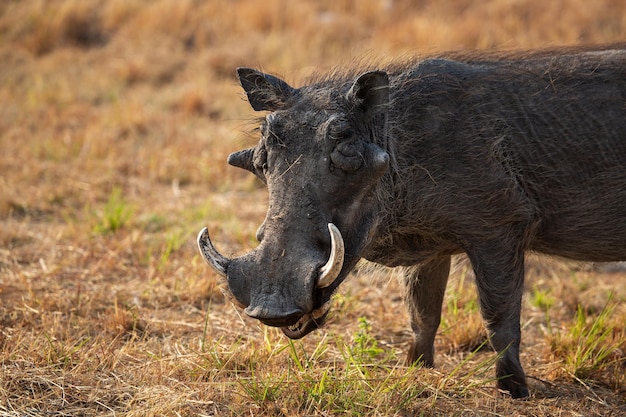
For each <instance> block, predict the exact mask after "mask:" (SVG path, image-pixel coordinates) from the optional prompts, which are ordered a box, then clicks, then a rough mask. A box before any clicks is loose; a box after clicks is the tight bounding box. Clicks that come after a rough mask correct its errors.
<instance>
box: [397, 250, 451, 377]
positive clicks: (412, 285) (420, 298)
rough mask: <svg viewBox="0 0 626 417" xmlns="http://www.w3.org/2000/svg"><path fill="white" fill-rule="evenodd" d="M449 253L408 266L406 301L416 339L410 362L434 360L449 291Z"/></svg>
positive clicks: (427, 363)
mask: <svg viewBox="0 0 626 417" xmlns="http://www.w3.org/2000/svg"><path fill="white" fill-rule="evenodd" d="M449 272H450V257H449V256H443V257H441V258H435V259H433V260H431V261H429V262H426V263H423V264H421V265H420V266H417V267H410V268H406V270H405V277H404V278H405V284H406V290H407V292H406V303H407V307H408V309H409V314H410V316H411V328H412V329H413V331H414V332H415V341H414V342H413V344H412V345H411V348H410V349H409V356H408V362H409V364H412V363H415V362H421V363H423V364H424V365H426V366H433V364H434V342H435V335H436V333H437V328H438V327H439V322H440V320H441V304H442V302H443V296H444V293H445V291H446V283H447V282H448V274H449Z"/></svg>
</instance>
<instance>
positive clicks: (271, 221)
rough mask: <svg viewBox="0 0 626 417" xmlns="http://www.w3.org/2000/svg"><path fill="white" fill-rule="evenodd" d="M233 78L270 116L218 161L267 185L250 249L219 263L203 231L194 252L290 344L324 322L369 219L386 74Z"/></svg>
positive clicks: (385, 160) (380, 151)
mask: <svg viewBox="0 0 626 417" xmlns="http://www.w3.org/2000/svg"><path fill="white" fill-rule="evenodd" d="M237 73H238V75H239V80H240V82H241V85H242V87H243V88H244V90H245V92H246V94H247V97H248V100H249V102H250V104H251V106H252V108H253V109H254V110H256V111H269V112H270V113H269V114H268V115H267V116H266V117H265V120H264V121H263V122H262V123H261V126H260V131H261V139H260V141H259V143H258V144H257V146H255V147H254V148H251V149H246V150H242V151H239V152H235V153H233V154H231V155H230V156H229V158H228V163H229V164H230V165H233V166H236V167H239V168H243V169H246V170H248V171H250V172H252V173H253V174H255V175H256V176H257V177H259V178H260V179H261V180H262V181H263V182H264V183H265V184H266V185H267V188H268V191H269V208H268V211H267V215H266V217H265V220H264V222H263V224H262V225H261V226H260V227H259V229H258V231H257V239H258V240H259V242H260V244H259V246H258V247H257V248H256V249H254V250H253V251H251V252H249V253H247V254H245V255H243V256H241V257H238V258H233V259H228V258H226V257H224V256H222V255H220V253H219V252H218V251H217V250H216V249H215V248H214V247H213V245H212V244H211V241H210V239H209V234H208V231H207V229H206V228H205V229H204V230H202V231H201V232H200V234H199V236H198V245H199V247H200V251H201V253H202V255H203V257H204V258H205V259H206V261H207V262H208V264H209V265H210V266H212V267H213V269H214V270H215V271H217V273H218V274H220V275H221V276H222V277H224V278H225V280H226V282H227V286H228V291H229V292H230V293H231V294H232V296H233V297H234V300H235V301H236V303H237V304H238V305H240V306H241V307H242V308H245V313H246V314H247V315H248V316H250V317H253V318H256V319H259V320H260V321H261V322H263V323H265V324H267V325H270V326H278V327H281V328H282V330H283V332H284V333H285V334H286V335H287V336H288V337H290V338H300V337H302V336H304V335H306V334H307V333H309V332H310V331H312V330H314V329H316V328H318V327H319V326H320V325H321V324H322V323H323V322H324V320H325V319H326V316H327V313H328V310H329V305H330V297H331V295H332V293H333V291H334V290H335V289H336V288H337V287H338V286H339V284H340V283H341V282H342V281H343V279H344V278H345V276H346V275H347V274H348V273H349V271H350V270H351V269H352V267H354V265H355V264H356V262H357V261H358V260H359V258H360V254H361V252H362V250H363V248H364V246H365V245H366V243H367V241H368V236H369V234H370V231H371V230H372V228H373V226H374V224H375V222H376V216H377V214H376V198H375V190H376V188H377V185H378V184H379V182H380V179H381V177H382V176H383V174H384V173H385V172H386V170H387V167H388V165H389V155H388V153H387V152H386V151H385V150H384V147H385V145H384V143H385V134H384V132H385V130H386V127H385V123H386V111H387V105H388V102H389V86H388V79H387V74H386V73H384V72H380V71H374V72H368V73H365V74H363V75H361V76H359V77H355V78H356V80H354V79H348V78H347V79H346V81H345V83H344V86H343V87H342V88H339V89H337V88H336V84H335V87H334V88H330V87H327V86H325V83H324V82H319V83H317V84H314V85H310V86H306V87H302V88H299V89H295V88H292V87H291V86H289V85H288V84H287V83H285V82H284V81H282V80H280V79H278V78H276V77H273V76H271V75H267V74H264V73H261V72H259V71H256V70H253V69H249V68H239V69H238V70H237Z"/></svg>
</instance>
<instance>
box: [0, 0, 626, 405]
mask: <svg viewBox="0 0 626 417" xmlns="http://www.w3.org/2000/svg"><path fill="white" fill-rule="evenodd" d="M624 40H626V3H625V2H623V1H622V0H596V1H593V2H591V1H589V0H572V1H566V0H558V1H557V0H555V1H545V0H517V1H507V0H489V1H483V2H473V1H469V0H448V1H434V0H433V1H429V0H423V1H408V0H407V1H401V0H397V1H392V0H386V1H357V0H352V1H350V0H328V1H316V2H314V1H297V2H296V1H289V0H264V1H261V2H257V1H243V0H241V1H226V0H223V1H219V0H213V1H206V2H204V1H191V0H188V1H185V0H183V1H175V0H162V1H148V0H110V1H103V2H101V1H96V0H75V1H57V0H53V1H43V0H41V1H10V0H4V1H2V2H1V3H0V135H1V136H0V285H1V286H0V415H1V416H16V417H17V416H96V415H98V416H101V415H103V416H113V415H119V416H160V415H167V416H211V415H215V416H230V415H246V416H250V415H254V416H257V415H261V416H269V415H289V416H308V415H320V416H331V415H340V414H346V415H402V416H408V415H511V416H513V415H536V416H588V415H598V416H600V415H601V416H617V415H624V414H625V413H626V376H625V374H626V330H625V323H626V305H625V304H626V303H624V300H625V299H626V273H625V272H624V271H623V270H620V269H619V268H614V269H612V266H598V265H595V266H594V265H584V264H579V263H574V262H569V261H563V260H549V259H545V258H540V257H535V256H529V258H528V274H527V275H528V279H527V284H526V288H527V291H526V296H525V302H524V312H523V317H522V322H523V327H524V329H523V332H524V339H523V354H522V362H523V364H524V365H525V367H526V370H527V372H528V374H529V383H530V386H531V394H532V398H531V399H529V400H527V401H516V400H511V399H509V398H508V397H506V396H504V395H502V394H501V393H498V392H497V391H496V389H495V383H494V381H493V359H494V354H493V353H492V352H491V351H490V349H488V348H486V345H485V331H484V328H483V325H482V322H481V319H480V315H479V312H478V308H477V305H476V297H475V294H474V286H473V283H472V274H471V268H469V266H468V264H467V262H466V261H464V260H463V259H459V260H458V262H457V264H456V267H455V271H454V274H453V277H452V280H451V282H450V285H449V289H448V294H447V298H446V302H445V312H444V318H443V323H442V326H441V329H440V333H439V335H438V337H437V341H436V348H437V352H438V355H437V362H438V366H437V368H435V369H419V368H407V367H405V366H404V362H403V360H404V355H405V352H406V349H407V346H408V343H409V341H410V339H411V333H410V331H409V326H408V318H407V314H406V312H405V309H404V306H403V303H402V289H401V288H400V286H399V284H398V283H397V282H396V279H395V278H394V274H393V272H392V271H386V270H380V269H372V268H370V267H368V266H367V265H365V266H362V267H361V268H359V269H360V272H358V273H356V274H353V275H352V276H351V277H350V279H349V280H348V281H347V282H346V283H345V284H344V285H343V287H342V289H341V291H340V293H339V294H338V295H337V296H336V298H335V300H334V306H333V312H332V317H331V319H330V320H329V322H328V324H327V326H326V327H325V328H324V329H322V330H321V331H317V332H314V333H313V334H311V335H309V336H308V337H306V338H305V339H304V340H302V341H296V342H290V341H288V340H287V339H286V338H285V337H283V336H282V335H281V334H280V332H279V331H278V330H276V329H271V328H267V327H264V326H261V325H259V324H258V323H257V322H255V321H252V320H250V319H247V318H245V317H244V316H243V315H242V313H241V312H240V311H238V310H237V309H236V308H235V307H233V306H231V305H230V304H229V303H228V302H226V301H225V300H224V298H223V296H222V294H221V293H220V291H219V290H217V287H216V277H215V275H214V274H213V272H212V271H210V270H209V268H208V267H207V266H206V265H205V264H204V261H203V260H202V259H201V258H200V256H199V254H198V252H197V250H196V248H195V236H196V233H197V232H198V231H199V230H200V229H201V227H203V226H205V225H207V226H209V228H210V230H211V231H212V235H213V238H214V240H215V241H216V242H217V245H218V247H219V248H220V249H221V250H222V251H223V252H224V253H226V254H240V253H243V252H244V251H246V250H249V249H250V248H252V247H254V245H255V241H254V233H255V230H256V227H257V226H258V224H259V223H260V222H261V220H262V218H263V216H264V212H265V208H266V195H265V191H264V189H263V187H262V186H261V185H260V184H259V183H258V182H256V180H255V179H254V178H252V175H249V174H246V173H245V172H243V171H241V170H237V169H235V168H230V167H228V166H227V165H226V163H225V159H226V157H227V155H228V154H229V153H230V152H232V151H234V150H237V149H240V148H241V147H242V146H245V145H249V144H251V143H254V142H256V138H255V135H254V133H253V128H254V126H253V125H251V124H250V123H249V122H248V120H249V119H250V118H251V117H254V115H253V113H252V110H251V109H250V108H249V106H248V105H247V103H246V102H245V101H244V100H243V95H242V93H241V92H240V90H239V88H238V86H237V82H236V79H235V76H234V69H235V67H237V66H260V67H262V68H263V69H265V70H267V71H271V72H276V73H279V74H282V75H284V76H285V77H286V78H287V80H289V81H290V82H291V83H292V84H294V85H297V84H298V83H299V81H300V80H302V79H304V78H305V77H306V76H307V75H309V74H311V73H312V72H314V71H318V70H329V69H332V68H333V67H334V66H336V65H349V64H350V62H351V61H354V60H357V61H358V60H361V61H364V60H368V59H376V60H378V61H381V62H384V61H386V60H389V59H392V58H393V57H406V56H409V55H425V54H429V53H434V52H436V51H444V50H458V49H493V48H497V49H518V48H533V47H546V46H558V45H576V44H581V43H584V44H588V43H606V42H617V41H624Z"/></svg>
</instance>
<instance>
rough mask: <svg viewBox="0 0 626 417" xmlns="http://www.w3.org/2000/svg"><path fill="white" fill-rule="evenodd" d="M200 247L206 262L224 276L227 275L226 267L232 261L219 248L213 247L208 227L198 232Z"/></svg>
mask: <svg viewBox="0 0 626 417" xmlns="http://www.w3.org/2000/svg"><path fill="white" fill-rule="evenodd" d="M198 248H199V249H200V253H201V254H202V257H203V258H204V260H205V261H206V263H207V264H209V266H210V267H211V268H213V269H214V270H215V272H217V273H218V274H220V275H221V276H222V277H226V268H227V267H228V264H229V263H230V259H228V258H225V257H224V256H222V255H221V254H220V253H219V252H218V251H217V249H215V248H214V247H213V244H212V243H211V239H210V238H209V230H208V229H207V228H206V227H205V228H204V229H202V230H201V231H200V233H198Z"/></svg>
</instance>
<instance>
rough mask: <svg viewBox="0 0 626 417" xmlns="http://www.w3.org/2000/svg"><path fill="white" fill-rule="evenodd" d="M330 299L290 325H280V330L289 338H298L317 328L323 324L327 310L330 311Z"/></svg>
mask: <svg viewBox="0 0 626 417" xmlns="http://www.w3.org/2000/svg"><path fill="white" fill-rule="evenodd" d="M330 304H331V301H330V299H329V300H328V301H326V302H325V303H324V304H322V306H321V307H319V308H317V309H315V310H313V311H312V312H311V313H309V314H305V315H303V316H302V317H300V320H298V322H297V323H296V324H294V325H292V326H286V327H281V328H280V330H282V332H283V333H284V334H285V336H287V337H288V338H290V339H300V338H302V337H304V336H306V335H307V334H309V333H311V332H312V331H313V330H315V329H319V328H320V327H322V325H324V322H325V321H326V317H327V316H328V312H329V311H330Z"/></svg>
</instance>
